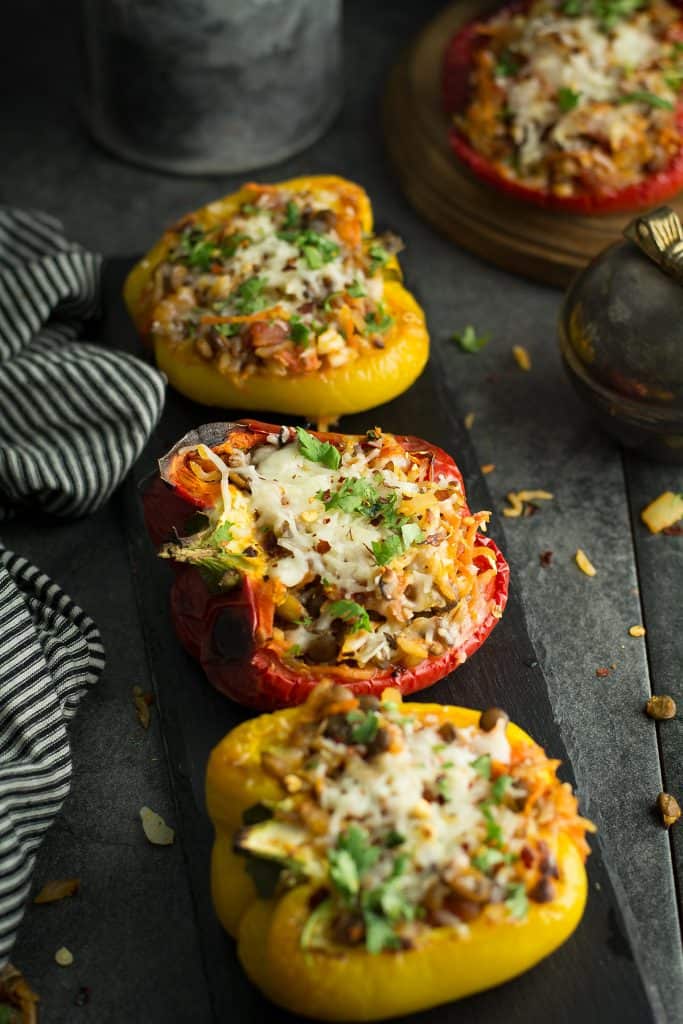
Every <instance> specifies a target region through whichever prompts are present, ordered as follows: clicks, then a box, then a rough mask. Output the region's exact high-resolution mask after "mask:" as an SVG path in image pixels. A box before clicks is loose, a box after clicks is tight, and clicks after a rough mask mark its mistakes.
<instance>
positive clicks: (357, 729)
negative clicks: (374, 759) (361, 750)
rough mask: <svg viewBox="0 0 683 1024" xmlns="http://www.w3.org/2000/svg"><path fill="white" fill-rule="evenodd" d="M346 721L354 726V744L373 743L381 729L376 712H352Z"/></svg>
mask: <svg viewBox="0 0 683 1024" xmlns="http://www.w3.org/2000/svg"><path fill="white" fill-rule="evenodd" d="M346 719H347V721H348V722H349V724H350V725H351V726H352V728H351V741H352V742H353V743H372V741H373V740H374V738H375V736H376V735H377V730H378V728H379V717H378V716H377V715H376V714H375V712H374V711H368V712H365V711H350V712H349V713H348V715H347V716H346Z"/></svg>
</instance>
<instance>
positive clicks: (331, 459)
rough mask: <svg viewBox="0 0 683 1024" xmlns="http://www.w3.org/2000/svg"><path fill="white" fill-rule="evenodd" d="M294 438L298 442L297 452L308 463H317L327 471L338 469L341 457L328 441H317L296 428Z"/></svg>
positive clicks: (305, 431)
mask: <svg viewBox="0 0 683 1024" xmlns="http://www.w3.org/2000/svg"><path fill="white" fill-rule="evenodd" d="M296 436H297V438H298V440H299V451H300V452H301V454H302V455H303V457H304V458H305V459H308V460H309V462H319V463H320V464H321V465H322V466H327V468H328V469H339V466H340V465H341V455H340V454H339V452H338V451H337V449H336V448H335V447H334V445H333V444H330V443H329V442H328V441H319V440H318V438H317V437H314V436H313V434H309V433H308V431H307V430H304V429H303V428H302V427H297V428H296Z"/></svg>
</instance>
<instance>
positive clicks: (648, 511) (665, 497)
mask: <svg viewBox="0 0 683 1024" xmlns="http://www.w3.org/2000/svg"><path fill="white" fill-rule="evenodd" d="M640 518H641V519H642V520H643V522H644V523H645V525H646V526H647V528H648V530H650V532H651V533H661V532H662V530H666V529H667V528H668V527H669V526H674V525H675V524H676V523H677V522H678V520H679V519H681V518H683V494H674V493H673V491H664V493H663V494H660V495H659V497H658V498H655V500H654V501H651V502H650V504H649V505H647V506H646V507H645V508H644V509H643V511H642V512H641V513H640Z"/></svg>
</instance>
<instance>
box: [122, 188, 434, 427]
mask: <svg viewBox="0 0 683 1024" xmlns="http://www.w3.org/2000/svg"><path fill="white" fill-rule="evenodd" d="M245 210H246V211H247V212H246V213H245ZM323 215H324V216H323ZM264 218H270V220H265V221H264ZM372 230H373V228H372V209H371V206H370V201H369V199H368V197H367V195H366V193H365V192H364V191H363V189H361V188H360V187H359V186H357V185H355V184H353V183H351V182H348V181H345V180H344V179H342V178H338V177H335V176H331V175H328V176H317V177H316V176H313V177H302V178H295V179H292V180H290V181H285V182H281V183H280V184H278V185H272V186H262V185H256V184H253V183H252V184H248V185H245V186H244V187H243V188H242V189H240V190H239V191H238V192H236V193H234V194H233V195H230V196H227V197H225V198H224V199H221V200H218V201H216V202H214V203H210V204H209V205H208V206H206V207H203V208H202V209H200V210H198V211H197V212H196V213H194V214H191V215H189V216H188V217H186V218H184V219H183V220H182V221H181V222H180V223H179V224H178V225H176V226H175V227H174V228H172V229H171V230H170V231H168V232H167V233H166V234H165V235H164V236H163V238H162V239H161V241H160V242H159V243H158V244H157V245H156V246H155V247H154V248H153V249H152V250H151V252H150V253H148V255H147V256H146V257H145V258H144V259H143V260H142V261H141V262H140V263H139V264H138V265H137V266H136V267H135V268H134V269H133V270H132V271H131V273H130V275H129V277H128V279H127V281H126V285H125V289H124V297H125V300H126V304H127V306H128V309H129V311H130V313H131V316H132V317H133V320H134V322H135V324H136V326H137V328H138V330H139V331H140V333H141V335H142V337H143V339H144V340H145V341H146V342H148V343H149V344H151V345H152V346H153V348H154V352H155V356H156V360H157V363H158V365H159V367H160V369H162V370H163V371H164V372H165V373H166V374H167V376H168V378H169V380H170V382H171V384H172V385H173V386H174V387H176V388H177V389H178V390H179V391H181V392H183V393H184V394H186V395H188V397H190V398H193V399H194V400H195V401H198V402H201V403H202V404H205V405H213V406H223V407H225V408H236V409H248V410H256V409H268V410H271V411H277V412H283V413H289V414H294V415H303V416H307V417H310V418H317V419H321V420H322V419H332V418H336V417H338V416H340V415H342V414H345V413H350V412H358V411H360V410H362V409H368V408H371V407H372V406H375V405H379V404H381V403H382V402H386V401H388V400H389V399H391V398H394V397H396V395H398V394H400V393H401V392H402V391H404V390H406V388H408V387H410V385H411V384H412V383H413V381H414V380H415V379H416V378H417V377H418V376H419V374H420V373H421V372H422V369H423V368H424V365H425V363H426V361H427V356H428V349H429V339H428V335H427V330H426V327H425V321H424V314H423V312H422V310H421V309H420V307H419V306H418V304H417V303H416V302H415V300H414V299H413V297H412V295H410V293H409V292H407V291H406V290H405V288H404V287H403V286H402V284H401V275H400V268H399V265H398V261H397V259H396V256H395V253H394V252H393V251H391V250H392V248H393V247H394V246H395V243H394V239H393V236H388V237H389V241H387V242H386V243H384V244H383V239H381V238H377V237H375V236H374V235H373V234H372ZM269 231H270V232H271V234H268V232H269ZM249 232H251V234H249ZM271 238H272V245H270V247H269V244H268V243H269V240H270V239H271ZM387 246H388V248H387ZM184 271H186V272H185V273H184Z"/></svg>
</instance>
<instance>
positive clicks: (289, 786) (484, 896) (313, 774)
mask: <svg viewBox="0 0 683 1024" xmlns="http://www.w3.org/2000/svg"><path fill="white" fill-rule="evenodd" d="M506 726H507V715H505V713H504V712H501V711H500V710H499V709H490V710H489V711H487V712H484V714H483V715H482V717H481V720H480V724H479V726H474V725H471V726H467V727H462V728H455V726H454V725H453V724H452V723H451V722H450V721H448V719H447V716H445V715H443V714H428V715H426V716H424V717H423V716H420V717H415V716H413V715H411V714H410V713H409V709H406V708H404V707H403V706H402V705H401V704H400V697H398V696H397V695H396V694H394V692H393V691H390V690H387V691H385V694H384V696H383V698H382V701H381V702H380V701H379V700H378V699H376V698H374V697H361V698H360V699H356V698H354V697H353V696H351V694H350V693H349V691H347V690H345V689H344V688H343V687H321V688H319V689H318V690H317V691H316V692H315V693H314V694H313V695H312V696H311V698H309V701H308V703H307V705H306V714H305V716H304V718H303V720H299V723H298V724H297V725H295V726H293V727H292V729H291V731H290V733H289V734H287V735H284V736H282V737H281V741H280V743H279V745H278V746H277V747H272V748H269V749H266V750H264V751H263V753H262V755H261V767H262V769H263V770H264V771H265V772H266V773H268V774H270V775H272V776H274V777H275V778H276V779H277V780H278V781H279V782H280V783H281V785H282V787H283V789H284V790H285V791H286V793H287V796H285V797H284V798H283V799H281V800H280V801H279V802H276V803H274V804H273V805H271V806H264V805H258V806H255V807H252V808H250V809H249V810H248V811H247V812H246V813H245V828H243V829H242V830H241V831H240V832H238V833H237V835H236V837H235V849H236V851H237V852H238V853H240V854H243V855H244V856H246V857H247V868H248V870H249V872H250V873H251V875H252V877H253V878H254V880H255V882H256V884H257V887H258V889H259V892H260V894H261V895H262V896H272V895H274V894H277V893H282V892H284V891H286V890H287V888H289V887H292V886H296V885H299V884H302V883H312V884H313V886H314V889H313V891H312V895H311V897H310V899H309V911H310V913H309V917H308V919H307V921H306V924H305V926H304V929H303V933H302V939H301V942H302V946H303V947H304V948H306V949H310V950H319V951H323V952H324V951H330V952H334V949H335V947H340V946H341V947H348V946H365V948H366V949H367V950H368V951H369V952H370V953H379V952H381V951H383V950H389V951H391V950H400V949H406V948H410V947H412V946H414V945H416V944H419V942H420V940H421V939H422V938H423V937H424V936H425V935H426V934H427V933H428V932H429V931H430V930H431V929H433V928H437V927H443V926H447V927H451V928H454V929H456V930H457V931H459V932H461V933H462V934H463V935H464V934H466V933H467V930H468V926H469V924H470V923H471V922H473V921H475V920H476V919H477V918H479V917H481V916H483V917H485V918H486V919H487V920H489V921H490V922H492V923H495V922H497V921H502V920H508V919H519V920H522V919H524V918H525V917H526V915H527V913H528V910H529V906H530V905H531V904H533V903H548V902H551V901H552V900H553V899H555V897H556V895H557V892H558V886H561V885H562V882H563V879H562V876H561V871H560V861H559V859H558V856H557V853H558V843H559V840H560V837H561V836H563V835H564V836H565V837H567V838H568V839H569V840H570V841H572V842H574V843H575V844H576V846H577V848H578V850H579V852H580V853H581V854H582V855H583V856H585V855H586V854H587V853H588V846H587V843H586V840H585V833H586V831H592V830H593V826H592V825H591V823H590V822H588V821H586V820H585V819H583V818H580V817H579V816H578V811H577V801H576V798H575V797H574V795H573V793H572V791H571V788H570V786H569V785H568V784H567V783H561V782H560V781H559V779H558V778H557V776H556V770H557V766H558V763H559V762H557V761H549V760H548V758H547V757H546V756H545V754H544V752H543V751H542V750H541V748H540V747H538V746H536V745H535V744H534V745H529V744H527V743H517V744H511V742H510V741H509V740H508V738H507V736H506Z"/></svg>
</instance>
